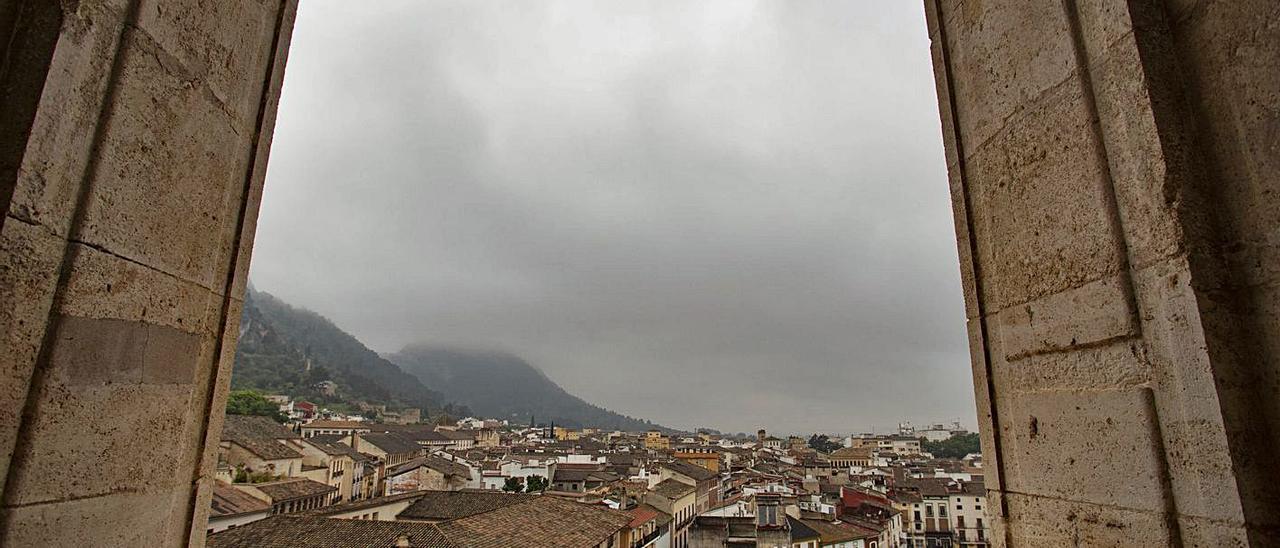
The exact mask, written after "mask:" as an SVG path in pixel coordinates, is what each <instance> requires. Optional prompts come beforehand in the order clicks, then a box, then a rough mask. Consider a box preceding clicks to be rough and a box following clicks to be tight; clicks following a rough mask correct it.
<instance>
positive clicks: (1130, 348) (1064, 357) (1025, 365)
mask: <svg viewBox="0 0 1280 548" xmlns="http://www.w3.org/2000/svg"><path fill="white" fill-rule="evenodd" d="M997 367H999V368H1000V369H1001V373H1003V376H1002V378H1003V379H1004V380H1005V383H1006V384H1004V385H1002V388H1004V389H1006V390H1009V391H1011V392H1030V391H1040V390H1067V391H1071V390H1111V389H1116V388H1127V387H1136V386H1139V385H1143V384H1146V383H1148V382H1150V381H1151V376H1152V373H1151V367H1150V365H1149V364H1148V363H1147V361H1146V351H1145V349H1144V345H1143V344H1142V341H1140V340H1134V339H1130V340H1118V341H1115V342H1112V343H1110V344H1101V345H1096V346H1090V347H1087V348H1077V349H1073V350H1072V351H1069V352H1055V353H1050V354H1039V355H1034V356H1028V357H1025V358H1022V359H1020V360H1018V361H1016V362H1012V363H1010V362H1003V363H1001V364H999V365H998V366H997Z"/></svg>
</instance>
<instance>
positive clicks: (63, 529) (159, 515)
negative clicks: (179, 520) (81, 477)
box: [0, 492, 185, 546]
mask: <svg viewBox="0 0 1280 548" xmlns="http://www.w3.org/2000/svg"><path fill="white" fill-rule="evenodd" d="M175 502H177V501H175V500H174V497H172V496H171V495H170V494H168V493H130V492H121V493H111V494H107V495H103V496H100V497H92V498H87V499H79V500H70V501H65V502H59V503H57V504H37V505H34V506H24V507H20V508H7V509H5V510H4V517H5V520H6V522H8V523H11V524H12V525H11V526H10V528H9V529H8V530H7V531H5V536H4V538H0V544H3V545H5V546H156V545H158V544H159V542H158V540H159V539H164V538H165V537H166V536H167V534H168V531H167V529H168V528H169V527H171V525H170V524H171V523H172V521H173V514H174V513H175V512H177V510H178V509H179V508H181V506H185V504H182V505H181V506H175V504H174V503H175ZM106 524H110V526H105V525H106Z"/></svg>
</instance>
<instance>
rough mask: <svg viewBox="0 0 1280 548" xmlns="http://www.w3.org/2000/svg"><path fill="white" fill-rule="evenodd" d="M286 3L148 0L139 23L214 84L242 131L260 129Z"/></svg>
mask: <svg viewBox="0 0 1280 548" xmlns="http://www.w3.org/2000/svg"><path fill="white" fill-rule="evenodd" d="M281 3H282V2H279V1H276V2H264V1H262V0H177V1H170V2H163V3H161V2H147V3H144V4H143V5H142V8H141V10H140V12H139V14H138V28H139V29H140V30H141V31H142V32H144V33H146V34H147V35H148V36H150V37H151V39H152V40H154V42H155V44H156V45H157V46H158V47H159V48H161V49H163V50H164V51H165V52H166V53H167V54H169V55H171V56H172V57H173V58H174V59H175V60H176V61H177V62H178V63H180V64H181V66H182V67H184V69H185V70H187V71H188V72H190V73H191V74H192V75H193V76H195V77H196V78H198V79H199V80H200V82H201V84H202V85H205V86H208V88H209V90H210V91H211V92H212V94H213V96H214V97H216V98H217V100H218V102H219V103H222V104H223V105H225V106H226V109H227V111H229V112H230V113H231V114H232V116H233V118H234V119H235V124H236V126H237V127H238V128H240V132H241V133H244V134H251V133H252V132H254V131H256V128H255V127H254V126H256V125H257V118H258V108H259V106H260V105H261V104H262V101H261V97H262V86H263V81H264V78H263V77H264V76H265V75H266V71H267V60H268V59H269V56H270V52H271V45H272V37H273V35H274V34H275V29H276V21H277V19H278V16H279V13H278V10H280V5H281Z"/></svg>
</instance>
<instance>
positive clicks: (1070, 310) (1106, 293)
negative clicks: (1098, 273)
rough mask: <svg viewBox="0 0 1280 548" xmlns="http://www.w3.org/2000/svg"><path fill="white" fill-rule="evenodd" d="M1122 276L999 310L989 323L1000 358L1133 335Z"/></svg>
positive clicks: (1131, 312) (1133, 320) (1132, 319)
mask: <svg viewBox="0 0 1280 548" xmlns="http://www.w3.org/2000/svg"><path fill="white" fill-rule="evenodd" d="M1127 276H1128V273H1122V274H1119V275H1115V276H1108V277H1106V278H1102V279H1100V280H1095V281H1093V282H1089V283H1086V284H1084V285H1082V286H1080V287H1076V288H1072V289H1068V290H1065V291H1062V292H1059V293H1055V294H1052V295H1048V296H1046V297H1041V298H1039V299H1036V300H1033V301H1030V302H1027V303H1026V304H1023V305H1018V306H1011V307H1009V308H1005V309H1004V310H1001V311H1000V312H998V313H997V314H996V318H995V321H994V322H993V323H995V324H996V325H998V326H999V329H1000V332H999V336H1000V339H1001V341H1000V343H1001V344H1000V346H1001V348H1002V349H1003V351H1004V356H1005V360H1007V361H1015V360H1018V359H1021V358H1024V357H1027V356H1031V355H1035V354H1041V353H1045V352H1061V351H1064V350H1069V349H1072V348H1076V347H1080V346H1089V345H1093V344H1096V343H1099V342H1103V341H1108V340H1113V339H1117V338H1122V337H1133V336H1135V335H1137V334H1138V320H1137V317H1136V315H1135V313H1136V311H1135V310H1134V309H1133V306H1132V305H1131V300H1130V297H1129V293H1128V290H1127V288H1126V284H1127V283H1128V278H1127Z"/></svg>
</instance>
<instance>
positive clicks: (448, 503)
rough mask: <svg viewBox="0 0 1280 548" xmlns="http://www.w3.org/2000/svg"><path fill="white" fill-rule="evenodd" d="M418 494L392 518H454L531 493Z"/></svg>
mask: <svg viewBox="0 0 1280 548" xmlns="http://www.w3.org/2000/svg"><path fill="white" fill-rule="evenodd" d="M420 493H421V494H422V497H421V498H419V499H418V500H417V501H415V502H414V503H413V504H411V505H410V506H409V507H408V508H405V509H404V511H402V512H400V514H399V515H397V516H396V519H409V520H424V521H443V520H449V519H458V518H463V517H467V516H472V515H475V514H480V513H484V512H491V511H493V510H497V509H499V508H504V507H506V506H511V505H515V504H520V503H522V502H526V501H527V500H528V499H530V498H533V497H534V496H535V495H522V494H515V493H498V492H493V491H421V492H420Z"/></svg>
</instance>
